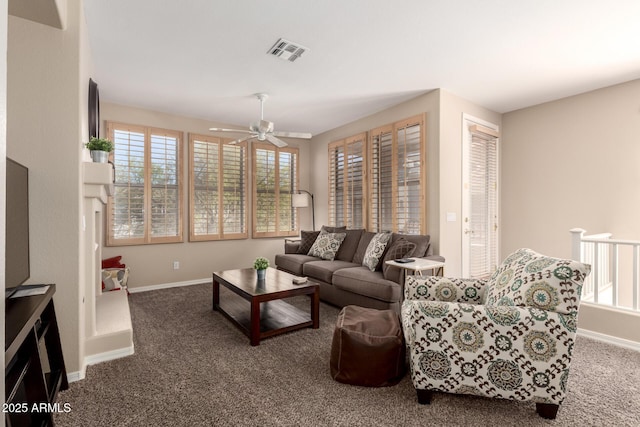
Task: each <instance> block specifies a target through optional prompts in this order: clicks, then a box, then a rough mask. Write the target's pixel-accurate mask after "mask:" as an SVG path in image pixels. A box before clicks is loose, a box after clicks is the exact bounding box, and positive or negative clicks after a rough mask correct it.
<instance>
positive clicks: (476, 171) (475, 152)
mask: <svg viewBox="0 0 640 427" xmlns="http://www.w3.org/2000/svg"><path fill="white" fill-rule="evenodd" d="M485 129H486V130H485ZM469 135H470V138H471V141H470V144H469V197H470V199H471V200H470V212H469V229H470V230H471V231H472V232H471V233H470V236H469V240H470V241H469V260H470V263H469V274H470V277H474V278H476V277H477V278H481V277H488V276H489V275H491V274H492V273H493V271H494V270H495V268H496V266H497V262H498V260H497V257H498V178H497V174H498V162H497V157H498V155H497V140H498V138H497V137H496V135H497V133H495V131H493V130H492V129H488V128H484V127H482V126H477V125H472V126H470V127H469Z"/></svg>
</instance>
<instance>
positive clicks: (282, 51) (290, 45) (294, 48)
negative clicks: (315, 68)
mask: <svg viewBox="0 0 640 427" xmlns="http://www.w3.org/2000/svg"><path fill="white" fill-rule="evenodd" d="M308 50H309V48H306V47H304V46H302V45H301V44H299V43H294V42H290V41H289V40H285V39H278V41H277V42H275V44H274V45H273V46H271V49H269V50H268V51H267V54H269V55H273V56H275V57H276V58H280V59H282V60H285V61H289V62H294V61H295V60H296V59H298V58H300V57H301V56H302V54H303V53H304V52H306V51H308Z"/></svg>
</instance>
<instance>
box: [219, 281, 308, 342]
mask: <svg viewBox="0 0 640 427" xmlns="http://www.w3.org/2000/svg"><path fill="white" fill-rule="evenodd" d="M266 273H267V274H266V278H265V280H264V282H258V279H257V274H256V271H255V270H254V269H253V268H244V269H240V270H226V271H217V272H214V273H213V310H215V311H219V312H220V313H222V314H223V315H224V316H225V317H226V318H228V319H229V320H231V322H233V323H234V324H235V325H236V326H238V328H240V330H241V331H242V332H244V334H245V335H247V336H248V337H249V339H250V340H251V345H259V344H260V340H261V339H263V338H268V337H272V336H274V335H279V334H283V333H285V332H289V331H294V330H296V329H302V328H308V327H309V326H311V327H313V329H318V328H319V327H320V287H319V285H317V284H315V283H313V282H307V283H304V284H302V285H296V284H294V283H293V282H292V279H293V278H294V277H296V276H294V275H292V274H289V273H285V272H284V271H280V270H276V269H275V268H268V269H267V272H266ZM220 285H222V286H224V287H225V288H227V289H229V290H230V291H232V292H234V293H235V294H237V295H239V296H240V297H242V299H244V300H246V301H249V303H250V305H248V304H247V303H246V302H244V301H242V300H241V299H239V298H235V297H232V298H225V301H224V304H223V306H221V305H220ZM297 295H309V298H310V300H311V310H310V314H309V313H306V312H304V311H302V310H300V309H298V308H296V307H294V306H292V305H291V304H289V303H287V302H285V301H282V300H283V299H284V298H289V297H293V296H297Z"/></svg>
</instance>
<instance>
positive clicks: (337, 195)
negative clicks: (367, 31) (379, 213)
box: [329, 140, 346, 227]
mask: <svg viewBox="0 0 640 427" xmlns="http://www.w3.org/2000/svg"><path fill="white" fill-rule="evenodd" d="M344 149H345V144H344V140H341V141H336V142H332V143H331V144H329V225H331V226H335V227H340V226H343V225H346V224H345V222H346V219H345V213H344V201H345V185H344V181H345V179H344V172H345V168H344Z"/></svg>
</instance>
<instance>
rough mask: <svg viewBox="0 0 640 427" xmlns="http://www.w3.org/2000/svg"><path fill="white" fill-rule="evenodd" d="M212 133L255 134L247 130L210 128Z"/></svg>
mask: <svg viewBox="0 0 640 427" xmlns="http://www.w3.org/2000/svg"><path fill="white" fill-rule="evenodd" d="M209 130H210V131H211V132H236V133H253V132H252V131H250V130H245V129H225V128H209Z"/></svg>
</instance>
